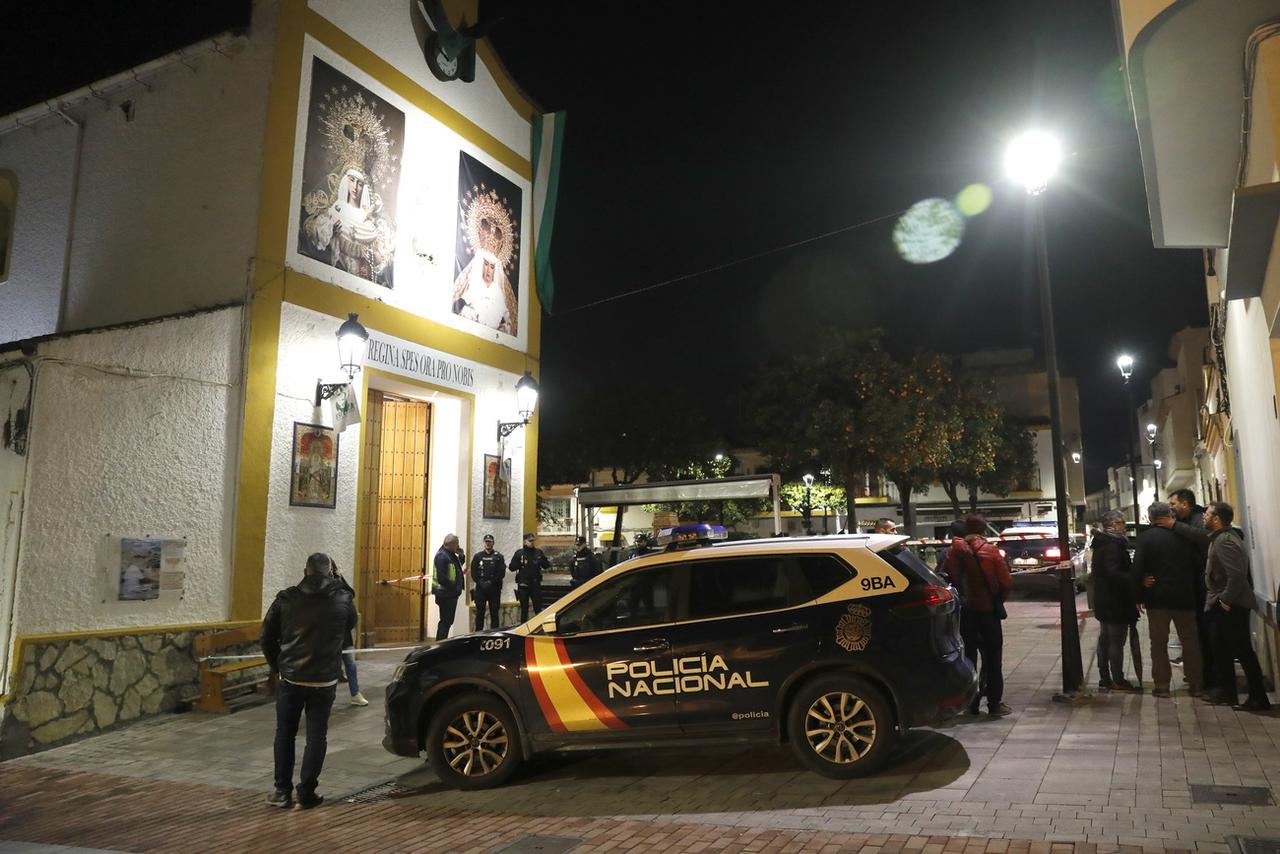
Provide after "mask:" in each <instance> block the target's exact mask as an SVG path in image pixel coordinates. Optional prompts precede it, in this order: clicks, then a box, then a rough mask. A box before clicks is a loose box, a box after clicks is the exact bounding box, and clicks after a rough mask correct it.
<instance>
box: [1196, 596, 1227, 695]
mask: <svg viewBox="0 0 1280 854" xmlns="http://www.w3.org/2000/svg"><path fill="white" fill-rule="evenodd" d="M1198 595H1199V597H1200V598H1199V599H1197V600H1196V601H1197V602H1203V601H1204V594H1203V593H1200V594H1198ZM1196 631H1198V632H1199V634H1200V684H1201V685H1202V686H1203V688H1204V690H1209V689H1210V688H1212V687H1213V686H1214V685H1217V684H1218V680H1217V678H1216V677H1215V676H1214V675H1213V673H1214V670H1215V669H1216V668H1217V666H1218V662H1217V660H1216V659H1217V653H1216V652H1214V649H1213V623H1212V620H1211V619H1210V617H1209V612H1208V611H1205V610H1197V611H1196ZM1183 660H1184V661H1185V660H1186V654H1185V653H1184V654H1183ZM1234 671H1235V668H1232V672H1234ZM1183 675H1184V676H1185V675H1186V674H1185V673H1184V674H1183ZM1187 681H1188V682H1190V681H1191V680H1190V679H1188V680H1187Z"/></svg>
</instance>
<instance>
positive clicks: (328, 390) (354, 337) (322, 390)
mask: <svg viewBox="0 0 1280 854" xmlns="http://www.w3.org/2000/svg"><path fill="white" fill-rule="evenodd" d="M359 318H360V316H359V315H358V314H355V313H354V312H352V313H348V314H347V319H346V320H344V321H342V325H341V326H339V327H338V331H337V333H336V336H337V339H338V367H339V368H341V369H342V372H343V373H345V374H346V375H347V381H346V382H345V383H324V382H321V381H320V380H316V406H319V405H320V402H321V401H322V400H328V399H329V398H331V397H333V396H334V395H335V394H337V393H338V392H339V391H341V390H342V389H344V388H346V387H347V386H348V385H350V384H351V381H352V380H354V379H355V378H356V374H357V373H359V372H360V364H361V363H362V362H363V361H364V352H365V344H366V343H367V342H368V341H369V330H367V329H365V328H364V324H362V323H361V322H360V319H359Z"/></svg>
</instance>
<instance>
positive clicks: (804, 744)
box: [787, 674, 897, 779]
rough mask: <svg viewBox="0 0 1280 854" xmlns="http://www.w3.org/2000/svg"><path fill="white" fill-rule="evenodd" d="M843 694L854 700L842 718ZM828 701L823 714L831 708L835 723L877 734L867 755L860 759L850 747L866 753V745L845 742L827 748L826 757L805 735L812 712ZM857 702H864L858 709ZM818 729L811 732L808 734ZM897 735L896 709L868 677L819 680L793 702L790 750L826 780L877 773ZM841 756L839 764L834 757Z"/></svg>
mask: <svg viewBox="0 0 1280 854" xmlns="http://www.w3.org/2000/svg"><path fill="white" fill-rule="evenodd" d="M844 696H848V697H850V698H851V700H850V701H846V706H845V709H844V710H843V714H841V713H840V712H839V711H838V710H837V708H836V706H837V705H838V702H839V701H838V700H837V698H840V697H844ZM824 697H826V698H828V699H827V704H828V705H827V706H820V707H819V711H822V710H823V709H828V708H829V709H831V710H832V711H835V712H837V714H836V715H833V716H832V717H833V718H834V719H841V718H843V719H846V720H852V721H853V726H852V727H850V730H852V731H858V732H866V731H868V730H870V731H871V732H872V733H873V735H872V739H873V740H872V742H871V744H870V746H869V747H866V752H865V753H862V754H861V755H857V757H856V759H855V758H853V756H854V754H850V753H849V745H856V747H857V748H858V749H862V748H863V747H865V745H864V744H863V743H861V742H855V741H854V740H852V739H845V740H843V742H842V743H841V744H838V745H832V746H829V747H828V748H827V749H826V750H825V751H824V752H826V753H827V754H828V755H825V756H824V755H823V753H819V752H818V751H817V750H816V749H815V745H814V743H813V741H811V739H810V737H809V734H808V733H806V719H808V718H809V712H810V709H811V708H812V707H813V706H814V704H815V703H819V701H820V699H821V698H824ZM858 701H860V702H861V705H860V706H859V705H858ZM867 721H870V722H872V724H873V726H872V727H867V726H866V722H867ZM819 728H821V727H820V726H819ZM855 728H856V729H855ZM814 731H815V730H813V729H810V730H809V732H814ZM842 732H844V730H842ZM896 733H897V729H896V726H895V722H894V717H893V707H892V706H891V705H890V704H889V701H888V700H886V699H885V697H884V694H883V693H882V692H881V691H880V690H879V689H877V688H876V687H875V686H874V685H872V684H871V683H870V682H868V681H867V680H866V679H863V678H861V677H858V676H854V675H852V674H832V675H830V676H821V677H819V678H817V679H815V680H813V681H812V682H810V683H808V684H807V685H804V686H802V687H801V688H800V690H799V691H798V692H797V693H796V695H795V698H794V699H793V700H792V702H791V708H790V709H789V710H788V714H787V735H788V740H789V741H790V742H791V749H792V750H793V751H794V752H795V754H796V757H797V758H798V759H799V760H800V762H801V764H803V765H804V766H805V767H807V768H809V770H811V771H816V772H817V773H819V774H821V775H823V776H824V777H834V778H837V779H848V778H851V777H862V776H864V775H867V774H872V773H874V772H875V771H877V770H878V769H879V768H880V766H882V765H883V764H884V762H885V760H886V759H887V758H888V757H889V753H890V752H891V751H892V750H893V743H894V741H895V740H896ZM838 737H839V736H838V735H837V738H838ZM815 738H817V739H821V736H815ZM819 743H821V742H819ZM834 751H839V752H838V753H835V752H834ZM837 755H838V756H840V757H841V759H842V761H841V762H839V763H837V762H836V761H834V756H837Z"/></svg>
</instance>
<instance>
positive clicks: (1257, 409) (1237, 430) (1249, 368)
mask: <svg viewBox="0 0 1280 854" xmlns="http://www.w3.org/2000/svg"><path fill="white" fill-rule="evenodd" d="M1270 343H1271V336H1270V329H1269V324H1268V323H1267V320H1266V318H1264V316H1263V306H1262V300H1260V299H1246V300H1232V301H1231V302H1229V303H1227V335H1226V351H1227V352H1226V356H1227V365H1228V369H1227V382H1228V385H1229V387H1230V390H1231V423H1232V430H1233V433H1234V434H1235V435H1234V443H1235V452H1236V460H1237V464H1238V465H1239V467H1240V471H1241V472H1243V473H1244V474H1245V477H1244V479H1243V480H1242V481H1238V483H1237V487H1238V493H1239V496H1240V499H1241V503H1242V504H1243V505H1244V506H1242V507H1237V508H1236V524H1237V525H1238V526H1240V527H1241V528H1243V529H1244V531H1245V533H1246V535H1247V536H1246V539H1247V540H1248V544H1249V547H1250V557H1251V560H1252V564H1253V583H1254V589H1255V590H1256V591H1257V592H1258V593H1259V594H1262V595H1263V596H1265V597H1266V598H1267V599H1269V600H1274V599H1275V598H1276V588H1277V585H1278V584H1280V529H1277V527H1276V525H1275V524H1274V522H1273V516H1274V513H1275V511H1274V508H1275V507H1277V506H1280V422H1278V421H1277V420H1276V412H1275V379H1274V373H1273V369H1272V361H1271V350H1270Z"/></svg>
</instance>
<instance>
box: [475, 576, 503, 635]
mask: <svg viewBox="0 0 1280 854" xmlns="http://www.w3.org/2000/svg"><path fill="white" fill-rule="evenodd" d="M486 607H488V609H489V616H490V617H491V619H490V620H489V628H491V629H496V628H498V612H499V611H500V610H501V609H502V588H501V587H485V588H481V587H477V588H476V631H477V632H482V631H484V612H485V608H486Z"/></svg>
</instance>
